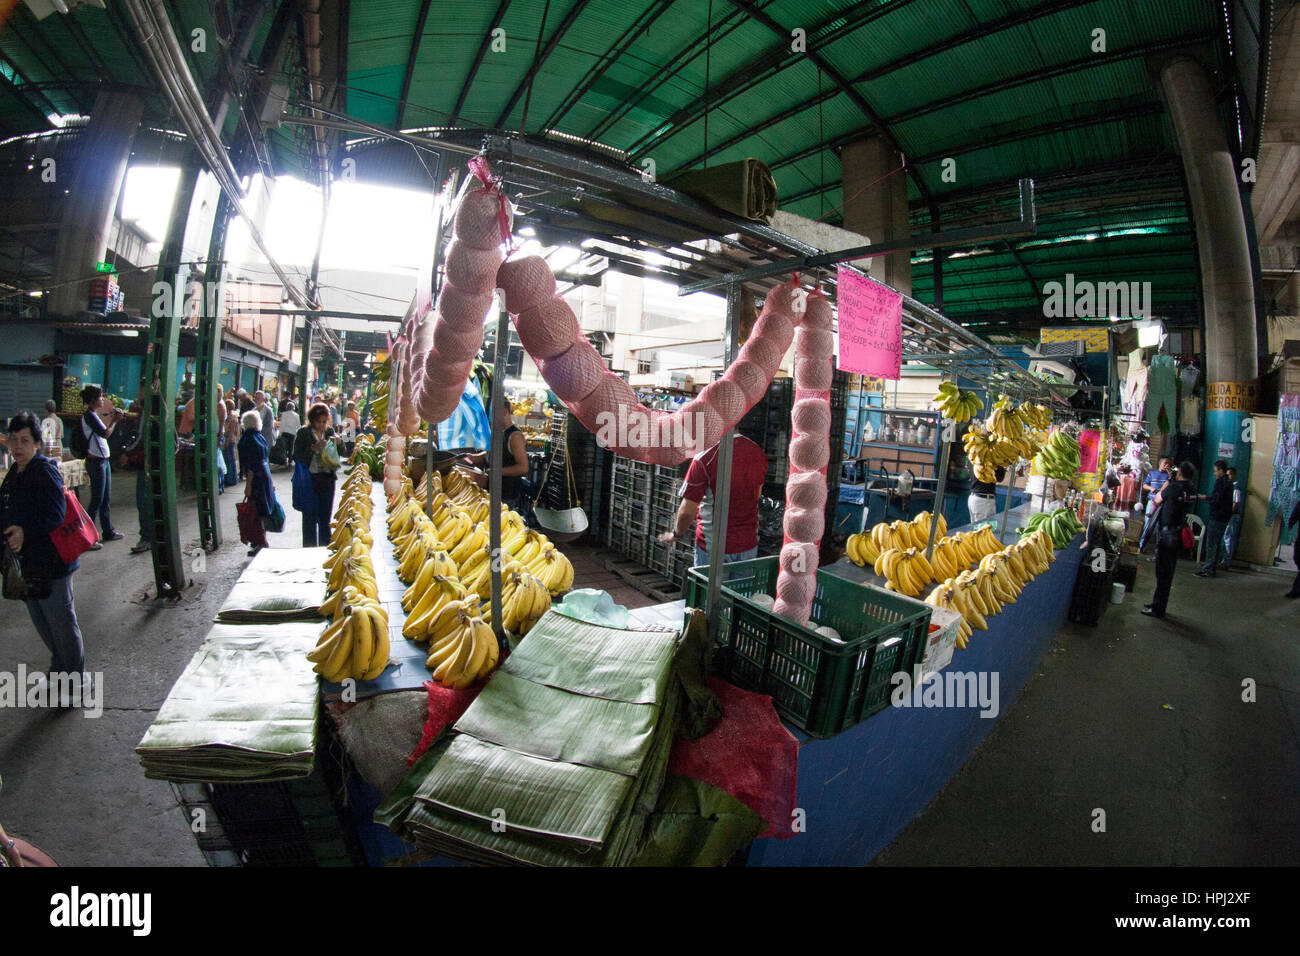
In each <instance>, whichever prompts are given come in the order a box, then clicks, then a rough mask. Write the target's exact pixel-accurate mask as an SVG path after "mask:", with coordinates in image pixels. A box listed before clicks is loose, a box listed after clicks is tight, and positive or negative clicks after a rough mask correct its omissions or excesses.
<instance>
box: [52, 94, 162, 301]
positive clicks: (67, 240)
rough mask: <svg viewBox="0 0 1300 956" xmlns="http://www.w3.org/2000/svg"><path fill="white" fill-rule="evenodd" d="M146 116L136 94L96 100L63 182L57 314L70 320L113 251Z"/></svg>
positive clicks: (56, 267) (57, 254) (57, 256)
mask: <svg viewBox="0 0 1300 956" xmlns="http://www.w3.org/2000/svg"><path fill="white" fill-rule="evenodd" d="M143 115H144V100H143V99H141V98H140V97H139V96H137V95H135V94H133V93H117V92H101V93H99V94H98V95H97V96H96V97H95V106H94V111H93V112H92V114H91V117H90V123H89V124H88V125H87V126H86V128H85V130H83V131H82V133H81V144H80V146H81V148H80V150H79V154H78V159H77V165H76V168H75V169H72V170H69V172H68V178H67V179H66V180H64V179H63V178H62V177H61V176H60V177H59V180H58V181H59V182H60V183H62V184H64V186H63V188H65V189H66V190H67V195H66V196H65V197H64V202H63V215H62V217H61V219H60V221H59V236H58V240H57V242H56V244H55V256H54V282H53V284H54V285H55V287H56V288H54V289H53V290H52V292H51V294H50V305H49V310H50V312H51V313H52V314H55V315H59V316H71V315H72V314H74V313H77V312H81V311H84V310H85V308H86V300H87V298H88V296H89V292H90V277H91V276H93V275H94V272H95V263H96V262H100V261H102V260H103V258H104V254H105V253H106V252H107V251H108V237H109V236H108V234H109V229H110V227H111V226H112V224H113V210H114V208H115V207H116V206H117V197H118V194H119V193H121V191H122V182H123V180H124V179H125V178H126V164H127V160H128V159H129V158H130V156H131V145H132V143H133V142H135V132H136V130H137V129H139V128H140V117H141V116H143ZM82 279H84V280H85V281H76V280H82Z"/></svg>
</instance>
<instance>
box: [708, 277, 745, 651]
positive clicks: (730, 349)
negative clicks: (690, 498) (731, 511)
mask: <svg viewBox="0 0 1300 956" xmlns="http://www.w3.org/2000/svg"><path fill="white" fill-rule="evenodd" d="M739 335H740V283H739V282H731V283H728V284H727V337H726V339H725V340H724V346H723V354H722V367H723V368H724V369H725V368H728V367H730V365H731V362H732V360H733V359H734V358H735V355H736V352H737V351H738V349H739V344H738V342H737V339H738V337H739ZM734 440H735V430H734V429H733V430H731V431H728V432H727V433H726V434H725V435H723V436H722V440H721V441H720V442H718V479H717V481H716V482H715V483H714V486H713V529H712V536H713V537H712V540H711V541H710V542H709V602H708V607H707V611H708V618H709V627H710V628H712V629H714V631H715V634H714V637H715V638H716V636H717V635H716V630H717V628H718V610H719V601H718V599H719V597H720V596H721V594H722V562H723V561H724V560H725V558H726V555H727V510H728V508H729V507H730V506H731V459H732V443H733V441H734Z"/></svg>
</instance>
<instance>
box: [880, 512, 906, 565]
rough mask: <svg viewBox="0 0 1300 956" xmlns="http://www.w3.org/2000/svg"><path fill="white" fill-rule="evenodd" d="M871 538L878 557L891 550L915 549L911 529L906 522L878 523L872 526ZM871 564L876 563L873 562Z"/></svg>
mask: <svg viewBox="0 0 1300 956" xmlns="http://www.w3.org/2000/svg"><path fill="white" fill-rule="evenodd" d="M870 537H871V543H872V544H874V545H875V546H876V556H877V557H879V556H880V554H881V553H882V552H885V551H888V550H890V549H891V548H898V549H899V550H902V549H903V548H910V547H913V544H912V532H911V527H910V525H909V523H908V522H906V521H891V522H888V523H886V522H884V521H881V522H878V523H877V524H875V525H873V526H872V528H871V531H870ZM871 563H872V564H875V563H876V562H875V561H874V560H873V561H872V562H871Z"/></svg>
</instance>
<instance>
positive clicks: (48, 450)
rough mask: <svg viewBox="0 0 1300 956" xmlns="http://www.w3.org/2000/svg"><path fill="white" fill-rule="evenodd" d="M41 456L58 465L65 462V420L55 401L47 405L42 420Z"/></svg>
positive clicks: (48, 402)
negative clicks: (60, 414)
mask: <svg viewBox="0 0 1300 956" xmlns="http://www.w3.org/2000/svg"><path fill="white" fill-rule="evenodd" d="M41 454H42V455H44V456H45V457H46V458H48V459H50V461H53V462H56V463H57V462H60V461H63V419H62V418H60V417H59V406H57V405H55V404H54V402H53V400H51V401H47V402H46V403H45V417H44V418H42V419H41Z"/></svg>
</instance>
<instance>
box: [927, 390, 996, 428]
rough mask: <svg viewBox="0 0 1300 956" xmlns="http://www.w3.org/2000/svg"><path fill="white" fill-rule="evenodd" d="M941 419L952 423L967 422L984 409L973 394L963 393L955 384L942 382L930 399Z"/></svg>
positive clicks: (981, 401) (979, 400)
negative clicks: (941, 416) (941, 414)
mask: <svg viewBox="0 0 1300 956" xmlns="http://www.w3.org/2000/svg"><path fill="white" fill-rule="evenodd" d="M931 401H933V402H934V403H935V404H936V405H938V406H939V410H940V411H941V412H943V417H944V418H947V419H951V420H952V421H954V422H968V421H970V420H971V418H972V417H973V416H974V415H976V414H978V413H979V412H980V411H981V410H983V408H984V402H983V400H981V399H980V397H979V396H978V395H976V394H975V393H974V392H963V391H962V390H961V389H959V388H958V387H957V384H956V383H955V382H944V383H942V384H941V385H940V386H939V391H938V393H937V394H936V395H935V396H934V398H932V399H931Z"/></svg>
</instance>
